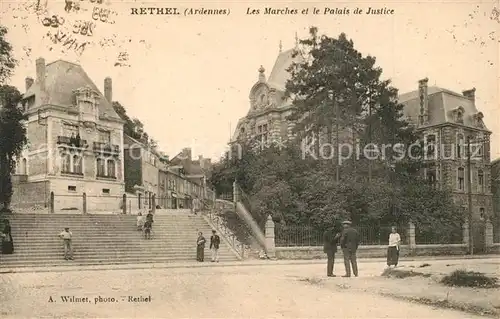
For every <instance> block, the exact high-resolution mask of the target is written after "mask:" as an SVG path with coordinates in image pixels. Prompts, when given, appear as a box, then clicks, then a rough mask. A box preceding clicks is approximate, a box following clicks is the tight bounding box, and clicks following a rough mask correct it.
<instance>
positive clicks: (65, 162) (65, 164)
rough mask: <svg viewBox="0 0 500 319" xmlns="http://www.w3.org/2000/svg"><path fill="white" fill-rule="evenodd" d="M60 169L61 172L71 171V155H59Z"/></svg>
mask: <svg viewBox="0 0 500 319" xmlns="http://www.w3.org/2000/svg"><path fill="white" fill-rule="evenodd" d="M61 171H62V172H63V173H71V156H70V155H69V154H63V155H62V156H61Z"/></svg>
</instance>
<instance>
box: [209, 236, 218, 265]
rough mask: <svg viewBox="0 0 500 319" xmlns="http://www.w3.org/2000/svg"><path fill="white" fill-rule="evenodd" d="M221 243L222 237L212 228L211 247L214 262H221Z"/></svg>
mask: <svg viewBox="0 0 500 319" xmlns="http://www.w3.org/2000/svg"><path fill="white" fill-rule="evenodd" d="M219 245H220V237H219V235H217V234H216V232H215V229H214V230H212V236H211V237H210V249H211V250H212V262H219Z"/></svg>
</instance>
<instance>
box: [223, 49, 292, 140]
mask: <svg viewBox="0 0 500 319" xmlns="http://www.w3.org/2000/svg"><path fill="white" fill-rule="evenodd" d="M297 48H298V46H296V47H295V48H293V49H290V50H287V51H284V52H281V48H280V53H279V55H278V58H277V59H276V62H275V63H274V66H273V69H272V71H271V73H270V75H269V78H268V79H267V78H266V75H265V72H266V70H265V69H264V67H263V66H261V67H260V68H259V70H258V80H257V82H256V83H255V84H254V85H253V87H252V88H251V89H250V95H249V99H250V109H249V111H248V113H247V115H246V116H245V117H243V118H241V119H240V120H239V121H238V124H237V125H236V128H235V131H234V134H233V136H232V137H231V141H230V144H235V143H237V142H238V141H242V140H248V139H255V140H257V141H258V142H259V144H260V145H262V146H264V145H268V144H270V143H273V142H276V143H279V142H280V141H284V140H287V139H289V138H291V137H292V129H293V123H292V122H290V121H288V120H287V117H288V116H289V115H290V114H291V111H292V100H291V99H290V98H286V97H285V85H286V82H287V80H288V79H289V78H290V73H289V72H288V71H287V70H288V68H289V67H290V66H291V65H292V64H293V63H294V62H295V63H300V62H301V61H302V56H301V55H300V54H296V53H297Z"/></svg>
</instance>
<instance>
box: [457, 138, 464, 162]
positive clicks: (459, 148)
mask: <svg viewBox="0 0 500 319" xmlns="http://www.w3.org/2000/svg"><path fill="white" fill-rule="evenodd" d="M464 144H465V140H464V136H463V135H462V134H458V135H457V158H458V159H461V158H463V157H464V154H463V153H464V146H465V145H464Z"/></svg>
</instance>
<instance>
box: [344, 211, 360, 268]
mask: <svg viewBox="0 0 500 319" xmlns="http://www.w3.org/2000/svg"><path fill="white" fill-rule="evenodd" d="M351 225H352V223H351V222H350V221H348V220H346V221H344V222H343V223H342V226H344V231H343V232H342V237H341V239H340V247H341V248H342V252H343V254H344V266H345V275H344V276H342V277H351V265H352V272H353V273H354V276H356V277H358V262H357V260H356V251H357V250H358V246H359V233H358V232H357V231H356V229H354V228H352V227H351Z"/></svg>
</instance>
